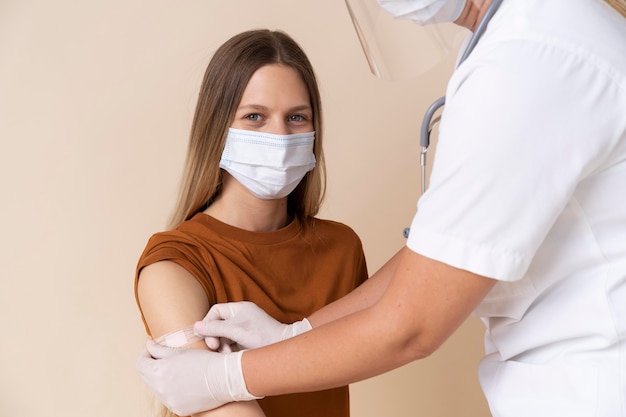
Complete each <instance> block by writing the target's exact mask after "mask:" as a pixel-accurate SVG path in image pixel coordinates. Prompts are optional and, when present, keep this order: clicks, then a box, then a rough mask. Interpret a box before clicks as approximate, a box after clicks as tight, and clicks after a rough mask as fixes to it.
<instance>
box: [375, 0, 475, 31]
mask: <svg viewBox="0 0 626 417" xmlns="http://www.w3.org/2000/svg"><path fill="white" fill-rule="evenodd" d="M466 1H467V0H378V4H380V6H381V7H382V8H383V9H385V10H386V11H387V12H388V13H389V14H391V15H392V16H393V17H395V18H399V19H408V20H412V21H414V22H415V23H418V24H420V25H428V24H435V23H446V22H454V21H455V20H457V19H458V18H459V17H460V16H461V12H463V9H464V8H465V3H466Z"/></svg>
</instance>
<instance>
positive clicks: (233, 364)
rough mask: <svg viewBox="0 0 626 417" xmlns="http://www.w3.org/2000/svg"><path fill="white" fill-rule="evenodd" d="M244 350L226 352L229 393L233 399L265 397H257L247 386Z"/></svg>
mask: <svg viewBox="0 0 626 417" xmlns="http://www.w3.org/2000/svg"><path fill="white" fill-rule="evenodd" d="M243 352H244V351H243V350H241V351H238V352H232V353H228V354H226V360H225V362H224V364H225V366H226V375H227V378H228V393H229V395H230V398H231V399H232V400H231V401H250V400H259V399H261V398H263V397H257V396H255V395H253V394H251V393H250V392H249V391H248V387H246V380H245V378H244V376H243V367H242V365H241V358H242V356H243Z"/></svg>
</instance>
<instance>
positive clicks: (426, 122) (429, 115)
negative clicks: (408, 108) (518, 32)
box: [402, 0, 502, 238]
mask: <svg viewBox="0 0 626 417" xmlns="http://www.w3.org/2000/svg"><path fill="white" fill-rule="evenodd" d="M500 4H502V0H492V1H491V4H489V6H488V7H487V11H486V12H485V15H484V16H483V18H482V19H481V20H480V23H479V24H478V26H477V27H476V30H475V31H474V33H472V37H471V38H470V40H469V42H468V43H467V47H466V48H465V50H464V51H463V54H462V55H461V58H459V62H458V63H457V65H456V67H457V68H458V67H459V65H461V64H462V63H463V61H465V60H466V59H467V57H468V56H469V55H470V54H471V53H472V51H473V50H474V48H475V47H476V45H477V44H478V41H479V40H480V38H481V36H482V35H483V33H485V30H486V29H487V25H488V24H489V22H490V21H491V18H492V17H493V15H494V14H495V13H496V11H497V10H498V8H499V7H500ZM444 104H446V96H443V97H439V98H438V99H437V100H435V101H434V102H433V103H432V104H431V105H430V107H428V109H427V110H426V113H425V114H424V119H423V120H422V126H421V128H420V147H421V152H420V167H421V173H422V184H421V193H420V196H421V195H423V194H424V193H425V192H426V163H427V159H428V158H427V156H428V146H429V145H430V132H432V130H433V127H434V126H435V125H436V124H437V123H439V120H440V119H441V116H437V117H435V113H436V112H437V110H439V109H440V108H441V107H443V105H444ZM410 230H411V229H410V228H409V227H407V228H405V229H404V230H403V231H402V235H403V236H404V237H405V238H406V237H409V231H410Z"/></svg>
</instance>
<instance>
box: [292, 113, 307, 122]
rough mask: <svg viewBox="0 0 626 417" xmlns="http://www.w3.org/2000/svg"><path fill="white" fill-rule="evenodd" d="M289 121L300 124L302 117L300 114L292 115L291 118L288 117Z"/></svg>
mask: <svg viewBox="0 0 626 417" xmlns="http://www.w3.org/2000/svg"><path fill="white" fill-rule="evenodd" d="M289 121H292V122H302V121H304V116H302V115H301V114H294V115H293V116H289Z"/></svg>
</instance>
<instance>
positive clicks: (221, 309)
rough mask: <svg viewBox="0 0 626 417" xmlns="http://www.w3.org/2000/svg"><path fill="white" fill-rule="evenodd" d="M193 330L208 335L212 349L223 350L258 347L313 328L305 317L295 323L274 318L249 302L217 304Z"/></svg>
mask: <svg viewBox="0 0 626 417" xmlns="http://www.w3.org/2000/svg"><path fill="white" fill-rule="evenodd" d="M193 329H194V332H195V333H196V334H197V335H198V336H202V337H204V338H205V342H206V344H207V346H208V347H209V348H210V349H213V350H219V351H220V352H230V351H237V350H240V349H255V348H259V347H262V346H267V345H270V344H272V343H277V342H280V341H281V340H285V339H289V338H291V337H294V336H297V335H299V334H301V333H304V332H306V331H309V330H311V323H309V321H308V320H307V319H306V318H305V319H303V320H300V321H296V322H295V323H292V324H284V323H281V322H279V321H278V320H275V319H274V318H272V317H271V316H270V315H268V314H267V313H266V312H265V311H263V310H262V309H261V308H259V307H258V306H257V305H256V304H254V303H251V302H249V301H240V302H235V303H224V304H215V305H214V306H213V307H211V309H210V310H209V312H208V313H207V315H206V316H205V317H204V319H203V320H202V321H199V322H196V323H195V325H194V327H193Z"/></svg>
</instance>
